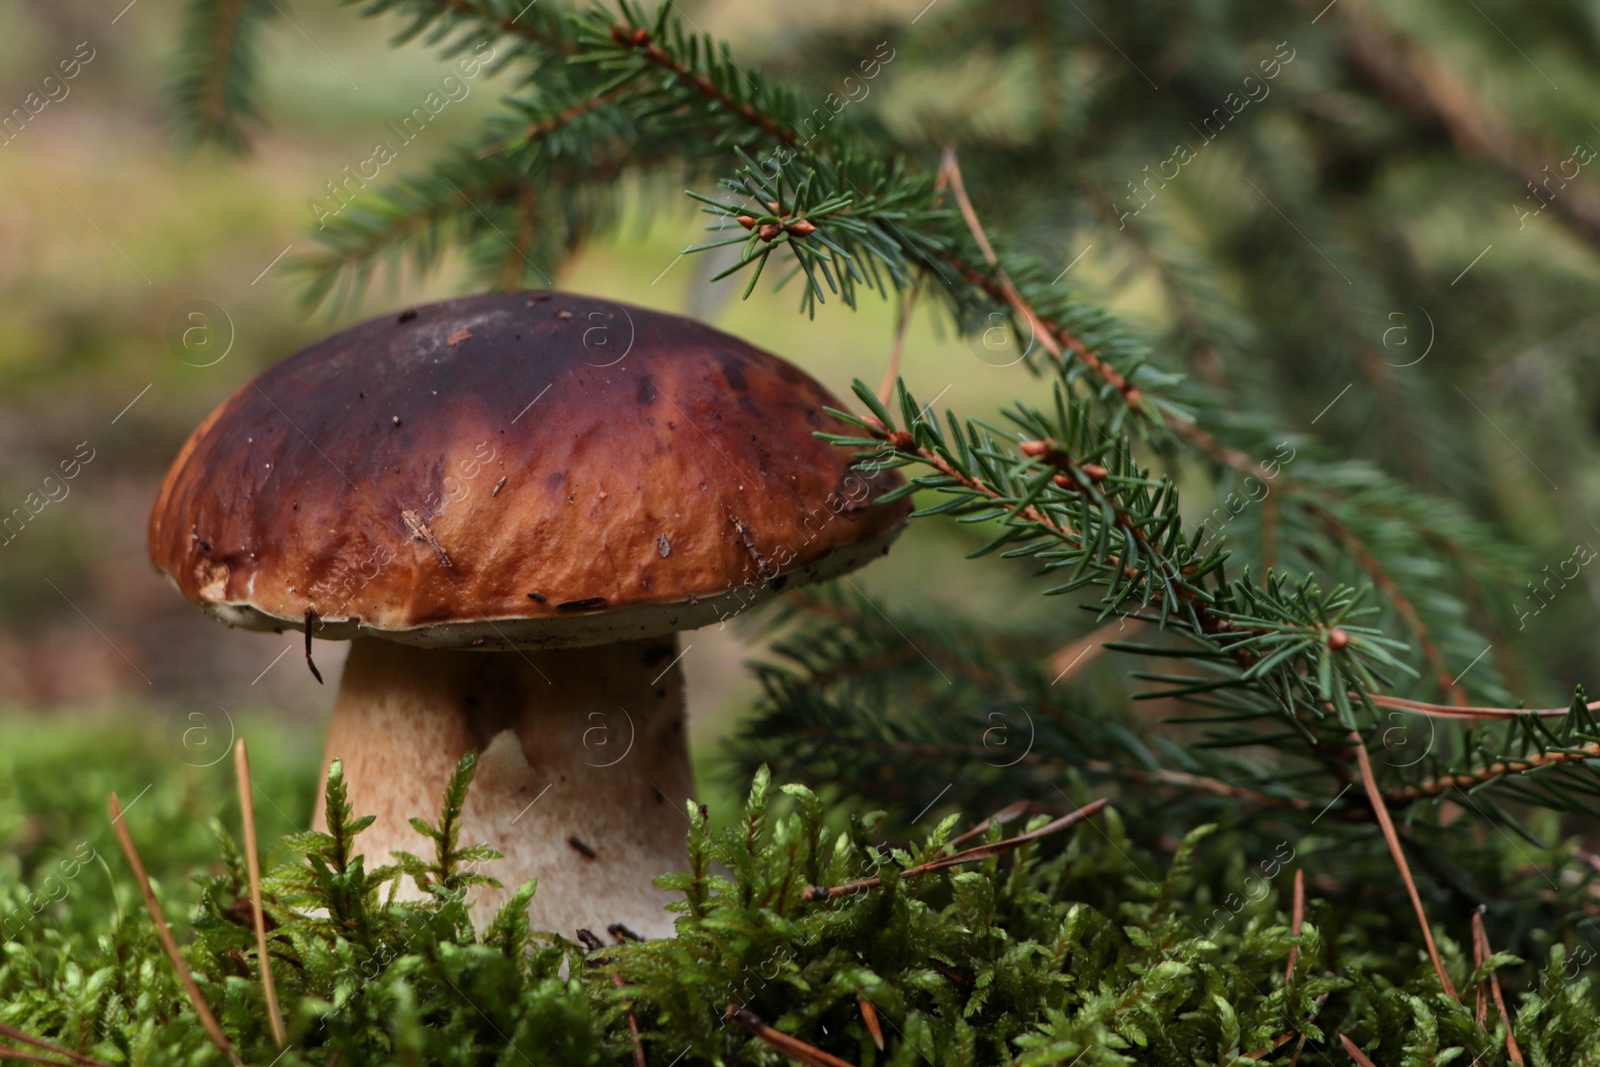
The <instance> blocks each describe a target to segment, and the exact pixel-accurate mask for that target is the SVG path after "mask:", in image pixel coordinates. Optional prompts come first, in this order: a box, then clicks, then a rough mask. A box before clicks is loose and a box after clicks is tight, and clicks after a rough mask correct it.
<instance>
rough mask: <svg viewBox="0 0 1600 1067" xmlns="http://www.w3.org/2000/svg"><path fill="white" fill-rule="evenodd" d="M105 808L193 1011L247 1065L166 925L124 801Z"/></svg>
mask: <svg viewBox="0 0 1600 1067" xmlns="http://www.w3.org/2000/svg"><path fill="white" fill-rule="evenodd" d="M106 807H107V809H108V810H109V811H110V812H111V826H112V829H114V830H115V831H116V834H117V842H118V843H119V844H121V845H122V853H123V855H125V856H127V857H128V866H130V867H132V868H133V877H134V880H135V881H137V882H138V883H139V892H140V893H142V894H143V895H144V906H145V907H146V908H147V909H148V910H149V912H150V919H151V921H152V922H154V923H155V926H156V937H157V938H159V939H160V941H161V947H162V948H163V949H164V950H165V951H166V953H167V958H168V959H169V960H171V961H172V969H173V970H175V971H177V972H178V981H179V982H181V983H182V984H183V989H184V992H185V993H187V994H188V995H189V1003H191V1004H193V1005H194V1012H195V1014H196V1015H198V1016H199V1017H200V1025H201V1026H203V1027H205V1031H206V1035H207V1036H208V1037H210V1038H211V1043H212V1044H213V1045H215V1046H217V1048H218V1049H219V1050H220V1051H221V1052H222V1054H223V1055H225V1056H227V1057H228V1059H229V1061H230V1062H232V1063H233V1065H234V1067H244V1061H243V1060H241V1059H240V1058H239V1054H238V1053H237V1052H235V1051H234V1050H233V1043H232V1042H230V1041H229V1040H228V1035H227V1034H224V1033H223V1032H222V1026H221V1024H219V1023H218V1022H217V1017H216V1016H215V1015H213V1014H211V1008H210V1007H209V1006H208V1005H207V1004H206V999H205V997H203V996H201V995H200V987H199V986H198V985H196V984H195V980H194V975H192V974H190V973H189V965H188V964H187V963H185V962H184V959H183V953H181V952H179V951H178V941H177V938H175V937H173V936H172V928H171V927H170V926H168V925H167V917H166V915H165V914H163V913H162V911H161V903H160V902H159V901H157V900H156V894H155V890H153V889H151V888H150V877H149V875H147V874H145V870H144V861H142V860H141V859H139V850H138V849H137V848H136V847H134V844H133V835H132V834H131V833H129V832H128V824H127V822H126V820H124V819H123V817H122V802H121V801H119V800H118V799H117V794H115V793H112V794H111V797H110V799H109V800H108V801H107V802H106Z"/></svg>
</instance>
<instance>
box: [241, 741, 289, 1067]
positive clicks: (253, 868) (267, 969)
mask: <svg viewBox="0 0 1600 1067" xmlns="http://www.w3.org/2000/svg"><path fill="white" fill-rule="evenodd" d="M233 766H234V769H235V771H237V774H238V779H239V811H240V813H241V814H242V816H243V818H244V856H245V862H246V863H247V865H248V868H249V871H250V911H251V918H252V919H253V920H254V925H255V928H256V956H257V957H258V958H259V959H260V961H261V991H262V993H264V994H265V996H266V998H267V1021H268V1022H270V1023H271V1024H272V1039H273V1040H274V1041H276V1042H277V1043H278V1047H279V1048H282V1047H283V1046H284V1045H285V1044H286V1043H287V1042H288V1035H287V1033H286V1032H285V1031H284V1027H283V1012H282V1011H281V1010H279V1008H278V987H277V985H276V983H274V982H273V980H272V957H271V956H270V955H268V953H267V917H266V913H265V912H264V911H262V908H261V857H260V853H259V850H258V849H257V847H256V807H255V797H254V791H253V788H252V786H251V784H250V756H249V754H248V753H247V752H246V751H245V744H244V738H242V737H241V738H239V740H238V742H237V743H236V744H235V745H234V747H233Z"/></svg>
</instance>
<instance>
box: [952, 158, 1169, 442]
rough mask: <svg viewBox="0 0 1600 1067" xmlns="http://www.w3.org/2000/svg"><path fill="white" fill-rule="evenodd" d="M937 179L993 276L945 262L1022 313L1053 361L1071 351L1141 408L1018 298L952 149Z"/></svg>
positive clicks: (1133, 392)
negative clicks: (947, 191) (951, 195)
mask: <svg viewBox="0 0 1600 1067" xmlns="http://www.w3.org/2000/svg"><path fill="white" fill-rule="evenodd" d="M939 179H940V181H941V182H943V183H944V184H946V185H947V186H948V187H949V189H950V191H951V192H953V193H954V194H955V197H956V205H957V206H958V207H959V208H960V209H961V217H962V218H963V219H965V220H966V223H967V229H968V230H970V231H971V232H972V239H973V240H974V241H976V242H977V243H978V250H979V251H980V252H982V253H983V258H984V259H985V260H986V261H987V262H988V264H989V268H990V270H991V271H992V272H993V277H990V276H989V275H986V274H985V273H984V272H982V271H980V270H978V269H977V268H976V267H974V266H972V265H971V264H969V263H967V262H966V261H965V260H963V259H961V258H960V257H958V256H956V255H955V254H954V253H950V252H946V253H945V254H944V258H945V261H946V262H948V263H949V264H950V265H951V266H952V267H954V268H955V269H956V270H958V271H960V272H961V274H962V276H963V277H965V278H966V279H967V280H968V281H970V282H972V284H974V285H976V286H978V287H979V288H980V289H982V290H983V291H984V292H986V293H988V294H989V296H990V297H992V298H993V299H995V300H997V301H999V302H1000V303H1002V304H1006V305H1008V306H1009V307H1011V309H1012V310H1014V311H1015V312H1016V313H1017V314H1018V315H1020V316H1022V318H1023V319H1024V320H1025V321H1026V322H1027V323H1028V328H1029V329H1030V330H1031V331H1033V335H1034V336H1035V337H1036V338H1038V340H1039V343H1040V345H1042V346H1043V347H1044V350H1045V351H1046V352H1048V353H1050V355H1051V357H1052V358H1053V359H1055V360H1056V362H1058V363H1059V362H1062V360H1063V359H1064V352H1065V351H1071V352H1072V354H1073V356H1074V357H1075V358H1076V359H1077V360H1078V361H1079V362H1081V363H1083V364H1084V365H1085V366H1087V367H1088V368H1089V369H1090V370H1092V371H1094V372H1095V374H1097V375H1098V376H1099V377H1100V378H1101V379H1102V380H1103V381H1105V382H1106V383H1107V384H1108V385H1111V386H1112V387H1113V388H1115V389H1116V390H1117V391H1118V392H1120V393H1121V394H1122V398H1123V400H1124V401H1126V402H1127V404H1128V406H1129V407H1131V408H1133V409H1134V410H1135V411H1142V410H1143V406H1142V405H1143V399H1144V398H1143V394H1141V393H1140V392H1139V390H1138V388H1137V387H1136V386H1134V385H1133V383H1132V382H1129V381H1128V380H1127V379H1126V378H1124V377H1123V376H1122V375H1121V374H1120V373H1119V372H1118V371H1117V369H1116V368H1115V367H1113V366H1111V364H1109V363H1107V362H1105V361H1104V360H1103V359H1101V358H1100V357H1099V356H1097V355H1095V354H1094V353H1093V352H1092V351H1090V349H1089V346H1088V345H1087V344H1085V343H1084V342H1083V341H1082V340H1080V339H1079V338H1078V337H1076V336H1074V335H1072V334H1070V333H1068V332H1067V331H1066V330H1064V329H1061V328H1060V327H1059V326H1056V325H1055V324H1053V323H1048V322H1046V321H1045V320H1044V319H1042V318H1040V316H1039V314H1038V313H1037V312H1035V311H1034V310H1033V306H1032V305H1031V304H1029V303H1028V302H1027V301H1026V300H1024V299H1023V298H1022V294H1021V293H1020V292H1018V291H1017V287H1016V286H1015V285H1013V284H1012V282H1011V278H1010V276H1009V275H1007V274H1006V272H1005V269H1004V268H1003V267H1001V266H1000V259H999V257H998V256H997V255H996V254H995V251H994V246H993V245H991V244H990V243H989V238H988V235H986V234H985V233H984V232H983V225H982V223H980V222H979V221H978V213H977V212H976V211H975V210H973V207H972V201H971V200H970V199H968V198H967V188H966V185H965V183H964V182H962V180H961V167H960V166H959V165H958V164H957V163H956V152H955V149H954V148H946V149H945V150H944V159H943V161H942V162H941V163H940V165H939Z"/></svg>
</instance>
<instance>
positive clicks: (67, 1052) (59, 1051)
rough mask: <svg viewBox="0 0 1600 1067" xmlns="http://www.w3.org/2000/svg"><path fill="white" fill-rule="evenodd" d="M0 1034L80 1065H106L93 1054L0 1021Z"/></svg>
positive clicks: (50, 1061)
mask: <svg viewBox="0 0 1600 1067" xmlns="http://www.w3.org/2000/svg"><path fill="white" fill-rule="evenodd" d="M0 1036H4V1037H9V1038H10V1039H11V1040H13V1041H20V1042H22V1043H23V1044H24V1045H32V1046H33V1047H34V1048H39V1049H44V1050H45V1051H46V1052H53V1053H55V1054H56V1055H57V1056H65V1057H66V1058H67V1059H69V1060H71V1061H72V1062H73V1063H77V1064H82V1067H106V1065H105V1064H104V1063H102V1062H101V1061H99V1060H97V1059H95V1058H94V1057H93V1056H87V1055H85V1054H84V1053H82V1052H74V1051H73V1050H72V1049H70V1048H64V1047H63V1046H61V1045H57V1044H55V1043H54V1042H52V1041H46V1040H45V1039H44V1038H42V1037H34V1036H33V1035H32V1034H30V1033H28V1032H27V1031H25V1030H19V1029H17V1028H16V1027H15V1026H10V1025H8V1024H6V1023H0ZM44 1062H46V1063H53V1062H55V1061H54V1060H46V1061H44Z"/></svg>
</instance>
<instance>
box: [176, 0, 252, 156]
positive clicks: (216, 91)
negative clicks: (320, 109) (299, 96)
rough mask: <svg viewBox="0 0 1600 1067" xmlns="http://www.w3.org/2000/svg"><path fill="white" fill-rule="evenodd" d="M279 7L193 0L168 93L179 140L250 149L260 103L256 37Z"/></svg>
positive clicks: (233, 0)
mask: <svg viewBox="0 0 1600 1067" xmlns="http://www.w3.org/2000/svg"><path fill="white" fill-rule="evenodd" d="M273 13H274V11H273V8H272V6H271V3H270V0H189V3H188V8H187V11H186V12H185V14H184V26H183V36H182V39H181V43H180V45H179V59H178V66H177V70H176V74H175V77H174V78H173V81H172V85H171V88H170V90H169V96H170V99H171V106H172V112H173V120H174V122H175V123H176V125H177V128H178V134H179V138H180V140H181V141H182V142H183V143H185V144H187V145H191V146H193V145H198V144H202V143H207V142H210V143H213V144H217V145H219V146H221V147H222V148H224V149H226V150H228V151H230V152H234V153H237V154H243V153H245V152H246V151H248V150H249V147H250V141H249V137H248V135H247V134H246V127H247V126H248V125H249V124H250V123H252V122H255V121H258V120H259V119H260V117H261V115H260V112H259V110H258V109H257V106H256V103H255V93H256V82H257V67H258V58H257V55H256V50H257V48H258V44H257V41H256V38H257V37H258V36H259V35H260V31H261V27H262V25H263V24H264V23H265V21H266V20H267V18H268V17H270V16H271V15H272V14H273Z"/></svg>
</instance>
